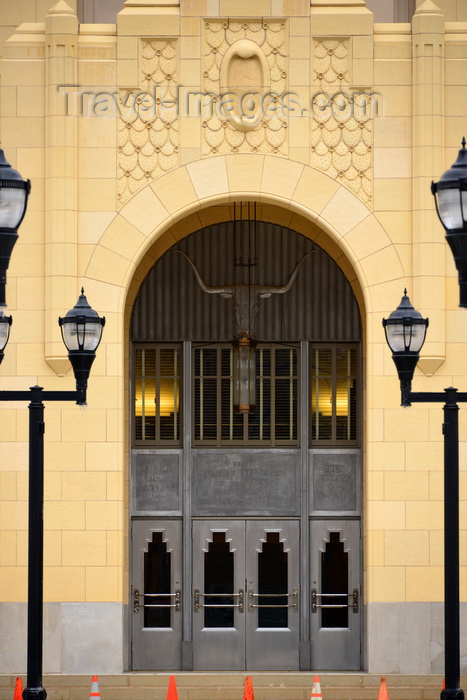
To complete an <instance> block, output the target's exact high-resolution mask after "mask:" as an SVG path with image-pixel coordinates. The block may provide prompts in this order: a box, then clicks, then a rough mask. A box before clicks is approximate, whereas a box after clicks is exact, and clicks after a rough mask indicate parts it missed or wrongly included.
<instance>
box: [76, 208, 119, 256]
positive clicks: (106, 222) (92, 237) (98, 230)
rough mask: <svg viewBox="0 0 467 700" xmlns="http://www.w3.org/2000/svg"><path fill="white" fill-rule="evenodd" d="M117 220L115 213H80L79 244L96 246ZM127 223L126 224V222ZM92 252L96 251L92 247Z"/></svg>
mask: <svg viewBox="0 0 467 700" xmlns="http://www.w3.org/2000/svg"><path fill="white" fill-rule="evenodd" d="M115 218H116V216H115V212H114V211H103V212H100V211H92V212H91V211H82V212H78V236H79V238H78V243H79V244H82V245H87V244H89V245H91V246H94V245H95V244H96V243H98V242H99V240H100V238H101V236H102V235H103V234H104V233H105V231H106V230H107V228H108V227H109V226H110V224H111V223H112V222H113V220H114V219H115ZM125 223H126V222H125ZM126 225H127V226H128V224H126ZM120 243H122V242H120ZM91 250H94V248H93V247H91Z"/></svg>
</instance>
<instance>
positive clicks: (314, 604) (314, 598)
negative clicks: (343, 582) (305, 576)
mask: <svg viewBox="0 0 467 700" xmlns="http://www.w3.org/2000/svg"><path fill="white" fill-rule="evenodd" d="M318 598H351V601H350V602H349V603H343V604H342V605H337V604H331V605H323V604H322V603H318ZM318 608H323V609H329V608H352V611H353V612H354V613H358V588H354V589H353V591H352V593H318V591H317V590H316V588H312V590H311V612H314V613H316V612H318Z"/></svg>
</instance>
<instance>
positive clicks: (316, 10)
mask: <svg viewBox="0 0 467 700" xmlns="http://www.w3.org/2000/svg"><path fill="white" fill-rule="evenodd" d="M311 24H312V31H313V35H314V36H326V37H328V36H332V37H335V36H352V35H354V34H356V35H359V34H368V35H370V34H372V33H373V14H372V13H371V12H370V11H369V10H367V9H365V8H363V7H346V8H345V9H343V8H342V7H322V8H321V7H318V6H317V5H316V4H315V3H313V5H312V6H311Z"/></svg>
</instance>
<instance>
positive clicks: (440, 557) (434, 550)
mask: <svg viewBox="0 0 467 700" xmlns="http://www.w3.org/2000/svg"><path fill="white" fill-rule="evenodd" d="M463 534H464V533H461V535H460V539H461V542H462V543H463ZM465 552H466V549H465V547H464V546H462V544H461V546H460V547H459V555H460V563H461V565H462V564H463V563H464V561H463V560H464V559H465ZM430 564H431V566H444V532H443V531H442V530H441V531H439V532H433V531H431V532H430Z"/></svg>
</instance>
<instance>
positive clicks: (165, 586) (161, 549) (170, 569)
mask: <svg viewBox="0 0 467 700" xmlns="http://www.w3.org/2000/svg"><path fill="white" fill-rule="evenodd" d="M181 533H182V524H181V522H180V521H175V520H173V521H170V520H168V521H165V522H157V521H154V520H136V521H134V522H133V523H132V571H133V585H132V589H131V595H132V601H131V603H132V608H133V612H132V668H133V669H134V670H135V671H143V670H153V669H155V668H157V669H160V670H179V669H181V647H182V610H181V600H182V590H181V582H182V547H181Z"/></svg>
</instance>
